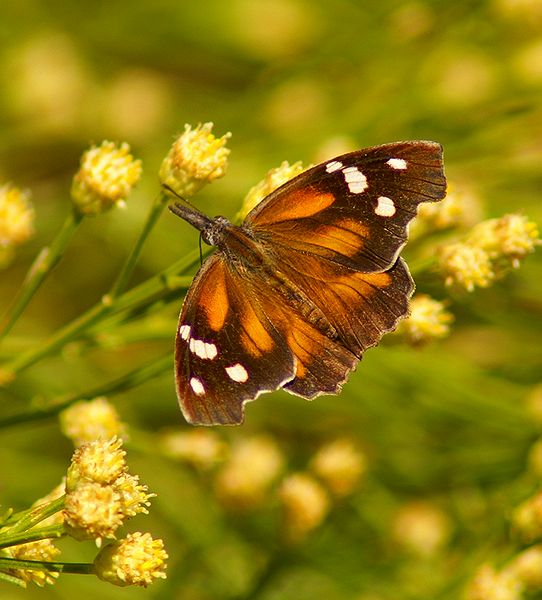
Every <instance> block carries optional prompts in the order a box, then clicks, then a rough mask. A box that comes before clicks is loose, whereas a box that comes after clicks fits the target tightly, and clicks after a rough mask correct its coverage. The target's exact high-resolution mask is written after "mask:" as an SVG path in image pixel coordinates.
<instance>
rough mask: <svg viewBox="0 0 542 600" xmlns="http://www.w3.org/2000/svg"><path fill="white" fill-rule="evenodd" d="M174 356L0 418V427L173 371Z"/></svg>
mask: <svg viewBox="0 0 542 600" xmlns="http://www.w3.org/2000/svg"><path fill="white" fill-rule="evenodd" d="M172 361H173V357H172V355H171V353H168V354H166V355H165V356H163V357H162V358H159V359H158V360H156V361H155V362H153V363H151V364H148V365H146V366H144V367H138V368H136V369H134V370H133V371H130V372H129V373H127V374H126V375H123V376H121V377H119V378H118V379H114V380H113V381H110V382H107V383H103V384H102V385H99V386H97V387H95V388H92V389H90V390H86V391H84V392H81V393H80V394H74V395H72V396H68V397H67V398H57V399H55V400H52V401H51V402H50V403H49V405H48V406H47V407H43V408H37V409H36V408H34V409H31V410H28V411H25V412H23V413H19V414H16V415H11V416H9V417H6V418H4V419H0V429H1V428H3V427H9V426H11V425H18V424H19V423H30V422H32V421H40V420H43V419H48V418H49V417H54V416H55V415H57V414H58V413H59V412H61V411H63V410H64V409H65V408H67V407H68V406H70V405H72V404H74V403H75V402H79V401H80V400H88V399H89V398H96V397H98V396H109V395H113V394H119V393H121V392H124V391H126V390H129V389H130V388H133V387H136V386H138V385H140V384H142V383H143V382H145V381H147V380H149V379H152V378H153V377H157V376H158V375H161V374H162V373H165V372H166V371H171V370H172V368H173V365H172Z"/></svg>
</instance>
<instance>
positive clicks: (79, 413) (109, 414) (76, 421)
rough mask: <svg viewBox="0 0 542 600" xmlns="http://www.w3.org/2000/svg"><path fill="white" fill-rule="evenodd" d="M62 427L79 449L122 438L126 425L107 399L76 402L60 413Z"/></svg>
mask: <svg viewBox="0 0 542 600" xmlns="http://www.w3.org/2000/svg"><path fill="white" fill-rule="evenodd" d="M60 427H61V429H62V432H63V433H64V435H65V436H67V437H68V438H70V439H71V440H72V442H73V444H74V445H75V446H76V447H78V446H81V445H83V444H85V443H87V442H92V441H95V440H98V439H107V440H108V439H110V438H112V437H114V436H122V435H123V433H124V425H123V424H122V423H121V421H120V418H119V414H118V413H117V411H116V409H115V407H114V406H113V405H112V404H111V403H109V402H108V401H107V398H103V397H102V398H95V399H94V400H90V401H86V400H83V401H81V402H76V403H75V404H72V406H70V407H69V408H66V409H65V410H63V411H62V412H61V413H60Z"/></svg>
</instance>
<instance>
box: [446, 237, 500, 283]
mask: <svg viewBox="0 0 542 600" xmlns="http://www.w3.org/2000/svg"><path fill="white" fill-rule="evenodd" d="M438 258H439V263H440V270H441V272H442V274H443V276H444V280H445V283H446V285H448V286H452V285H457V286H459V287H463V288H465V289H466V290H467V291H469V292H472V291H473V290H474V288H475V287H488V286H489V285H490V284H491V282H492V281H493V280H494V279H495V273H494V272H493V269H492V265H491V260H490V258H489V255H488V254H487V252H486V251H485V250H483V249H482V248H477V247H475V246H472V245H470V244H464V243H461V242H457V243H453V244H448V245H446V246H443V247H442V248H440V250H439V253H438Z"/></svg>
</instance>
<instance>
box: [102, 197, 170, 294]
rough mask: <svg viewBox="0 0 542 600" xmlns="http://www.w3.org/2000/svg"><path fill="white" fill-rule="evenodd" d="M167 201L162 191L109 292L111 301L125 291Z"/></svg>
mask: <svg viewBox="0 0 542 600" xmlns="http://www.w3.org/2000/svg"><path fill="white" fill-rule="evenodd" d="M167 201H168V196H167V195H166V194H165V193H164V191H161V192H160V194H159V195H158V196H157V198H156V199H155V201H154V202H153V204H152V206H151V210H150V212H149V214H148V216H147V220H146V221H145V224H144V225H143V229H142V230H141V233H140V234H139V237H138V238H137V241H136V243H135V245H134V247H133V248H132V251H131V252H130V255H129V256H128V258H127V259H126V262H125V263H124V265H123V267H122V269H121V271H120V273H119V275H118V277H117V279H116V280H115V282H114V283H113V285H112V287H111V289H110V290H109V294H108V295H109V297H110V298H111V299H113V298H116V297H117V296H118V295H119V294H120V293H122V291H123V290H124V289H125V287H126V285H127V283H128V281H129V279H130V277H131V275H132V273H133V271H134V268H135V265H136V263H137V260H138V258H139V255H140V254H141V249H142V248H143V244H144V243H145V240H146V239H147V237H148V236H149V234H150V232H151V231H152V229H153V227H154V226H155V225H156V221H158V218H159V217H160V215H161V214H162V212H163V210H164V206H165V205H166V203H167Z"/></svg>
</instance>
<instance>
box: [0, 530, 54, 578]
mask: <svg viewBox="0 0 542 600" xmlns="http://www.w3.org/2000/svg"><path fill="white" fill-rule="evenodd" d="M2 553H3V554H4V556H7V557H9V558H16V559H18V560H38V561H49V562H50V561H53V560H54V559H55V558H56V557H57V556H58V555H59V554H60V549H59V548H57V547H56V546H55V545H54V544H53V542H52V541H51V540H49V539H45V540H37V541H35V542H29V543H27V544H20V545H18V546H10V547H8V548H4V549H3V551H2ZM8 572H9V574H10V575H13V576H14V577H16V578H17V579H19V580H20V581H21V582H22V583H23V584H24V586H25V587H26V584H27V583H35V584H36V585H39V586H40V587H43V586H44V585H45V584H50V585H52V584H53V583H54V582H55V580H56V579H57V577H58V576H59V573H54V572H52V571H47V570H45V569H44V570H43V571H37V570H36V571H34V570H27V569H10V570H9V571H8Z"/></svg>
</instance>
